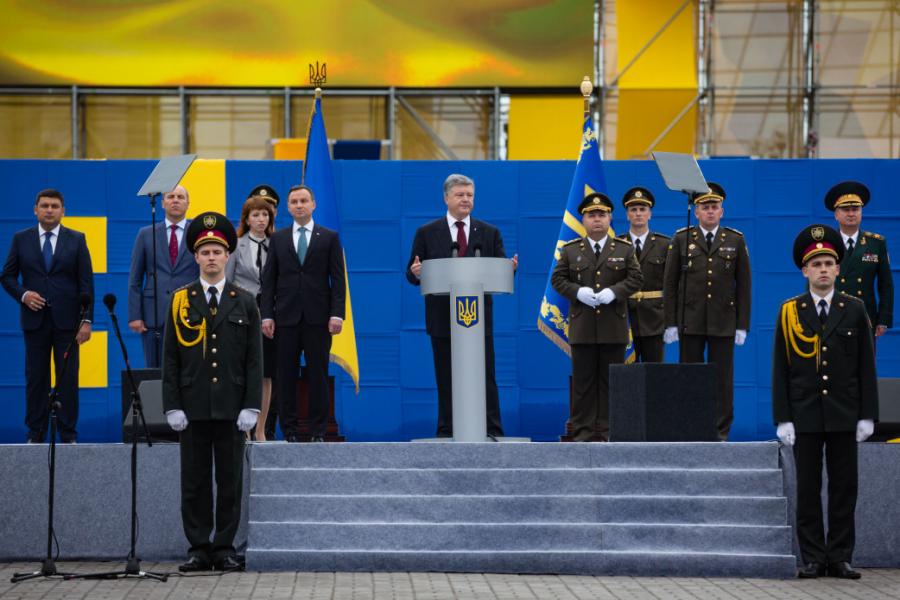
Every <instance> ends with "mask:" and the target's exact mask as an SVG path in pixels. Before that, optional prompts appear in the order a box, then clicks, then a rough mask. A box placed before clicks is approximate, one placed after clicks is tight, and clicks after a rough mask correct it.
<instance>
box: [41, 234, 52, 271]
mask: <svg viewBox="0 0 900 600" xmlns="http://www.w3.org/2000/svg"><path fill="white" fill-rule="evenodd" d="M52 235H53V232H52V231H48V232H46V233H44V247H43V248H42V253H43V255H44V267H46V268H47V271H48V272H49V271H50V265H52V264H53V245H52V244H51V243H50V236H52Z"/></svg>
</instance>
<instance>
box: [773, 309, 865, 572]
mask: <svg viewBox="0 0 900 600" xmlns="http://www.w3.org/2000/svg"><path fill="white" fill-rule="evenodd" d="M791 303H793V305H794V306H795V307H796V310H797V314H798V318H797V322H796V326H797V327H798V328H799V329H801V330H802V335H803V336H804V337H807V338H809V337H812V336H813V335H818V336H819V339H820V340H821V341H820V348H821V349H820V360H817V357H815V356H812V357H809V358H804V357H801V356H798V355H797V353H796V350H795V348H794V347H793V344H792V343H791V342H790V339H789V340H788V341H786V340H785V328H784V326H783V324H782V315H783V314H784V313H785V311H786V310H787V307H788V306H789V305H791ZM870 329H871V326H870V323H869V318H868V316H867V315H866V309H865V305H864V304H863V302H862V301H861V300H858V299H856V298H853V297H852V296H849V295H846V294H842V293H839V292H835V294H834V296H833V297H832V301H831V308H830V310H829V312H828V319H827V320H826V321H825V325H824V327H823V326H822V324H821V322H820V321H819V317H818V314H817V312H816V306H815V304H814V302H813V299H812V296H811V295H810V294H809V292H807V293H805V294H802V295H800V296H797V297H795V298H791V299H790V300H788V301H787V302H785V303H784V305H782V309H781V311H780V312H779V318H778V321H777V325H776V328H775V349H774V351H773V356H772V414H773V417H774V420H775V423H788V422H790V423H793V424H794V430H795V431H796V443H795V445H794V456H795V459H796V462H797V534H798V537H799V539H800V552H801V554H802V558H803V562H804V563H810V562H815V563H819V564H823V565H824V564H828V563H837V562H848V563H849V562H851V559H852V555H853V546H854V535H855V534H854V527H855V526H854V512H855V510H856V492H857V445H856V437H855V432H856V425H857V422H858V421H860V420H863V419H871V420H873V421H874V420H877V419H878V381H877V377H876V374H875V356H874V349H873V344H872V337H871V335H869V331H870ZM788 337H789V338H790V337H795V341H797V340H796V338H797V337H799V336H796V334H795V335H794V336H792V334H791V333H790V328H789V331H788ZM797 344H798V347H799V349H800V351H801V352H804V353H810V352H812V351H813V350H814V346H813V345H812V344H810V343H804V342H802V341H798V342H797ZM823 446H824V448H825V456H826V465H827V468H828V539H827V541H826V539H825V533H824V529H823V527H824V526H823V522H822V449H823Z"/></svg>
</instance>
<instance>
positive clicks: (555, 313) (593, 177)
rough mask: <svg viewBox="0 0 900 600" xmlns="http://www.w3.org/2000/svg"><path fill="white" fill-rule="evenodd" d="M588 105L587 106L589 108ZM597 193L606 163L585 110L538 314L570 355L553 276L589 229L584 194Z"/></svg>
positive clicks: (565, 308)
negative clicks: (562, 254) (581, 208)
mask: <svg viewBox="0 0 900 600" xmlns="http://www.w3.org/2000/svg"><path fill="white" fill-rule="evenodd" d="M585 108H587V107H585ZM593 192H602V193H604V194H605V193H606V179H605V178H604V177H603V164H602V161H601V160H600V149H599V147H598V146H597V134H596V133H595V132H594V126H593V122H592V120H591V114H590V112H589V111H588V110H585V112H584V125H583V126H582V136H581V154H580V156H579V157H578V164H577V165H576V166H575V176H574V177H573V178H572V185H571V187H570V188H569V199H568V200H567V202H566V210H565V212H564V213H563V219H562V225H561V226H560V228H559V236H557V239H556V248H554V250H553V259H552V260H551V261H550V272H549V273H548V274H547V286H546V288H545V289H544V298H543V299H542V300H541V310H540V314H539V315H538V322H537V325H538V329H540V330H541V332H542V333H543V334H544V335H545V336H547V337H548V338H549V339H550V341H551V342H553V343H554V344H556V345H557V346H559V348H560V349H561V350H562V351H563V352H565V353H566V354H569V355H571V349H570V348H569V300H568V299H566V298H565V297H563V296H561V295H560V294H559V293H557V291H556V290H554V289H553V286H552V285H551V283H550V276H551V275H552V274H553V269H554V268H555V267H556V261H557V260H559V251H560V248H562V247H563V245H564V244H566V243H567V242H570V241H572V240H573V239H576V238H582V237H584V236H585V234H586V232H585V229H584V225H582V224H581V215H580V214H579V213H578V205H579V204H581V201H582V200H583V199H584V197H585V196H586V195H588V194H590V193H593ZM609 235H610V236H611V237H614V236H615V232H614V231H613V228H612V227H610V228H609ZM630 338H631V333H630V330H629V344H628V348H627V349H626V351H625V362H629V363H630V362H633V361H634V352H633V347H632V344H631V343H630Z"/></svg>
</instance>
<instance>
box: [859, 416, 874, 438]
mask: <svg viewBox="0 0 900 600" xmlns="http://www.w3.org/2000/svg"><path fill="white" fill-rule="evenodd" d="M873 433H875V421H873V420H872V419H863V420H862V421H858V422H857V423H856V441H857V442H864V441H866V440H867V439H869V436H870V435H872V434H873Z"/></svg>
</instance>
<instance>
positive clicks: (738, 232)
mask: <svg viewBox="0 0 900 600" xmlns="http://www.w3.org/2000/svg"><path fill="white" fill-rule="evenodd" d="M725 229H727V230H728V231H731V232H734V233H736V234H738V235H741V236H742V235H744V234H743V233H742V232H740V231H738V230H737V229H735V228H734V227H725Z"/></svg>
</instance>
